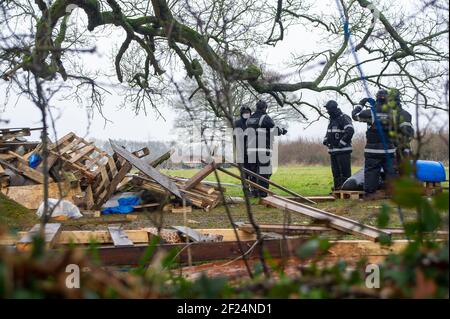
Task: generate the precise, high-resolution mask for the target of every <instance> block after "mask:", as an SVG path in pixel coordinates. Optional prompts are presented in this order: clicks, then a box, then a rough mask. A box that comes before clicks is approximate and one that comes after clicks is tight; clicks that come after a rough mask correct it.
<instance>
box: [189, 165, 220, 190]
mask: <svg viewBox="0 0 450 319" xmlns="http://www.w3.org/2000/svg"><path fill="white" fill-rule="evenodd" d="M215 168H216V164H215V163H209V164H207V165H206V166H205V167H203V168H202V169H201V170H199V171H198V172H197V173H196V174H195V175H194V176H192V177H191V178H190V179H188V180H187V182H186V183H185V184H184V187H183V189H185V190H189V189H191V188H193V187H194V186H196V185H197V184H199V183H200V182H201V181H202V180H203V179H204V178H205V177H206V176H208V175H209V174H211V173H212V172H214V170H215Z"/></svg>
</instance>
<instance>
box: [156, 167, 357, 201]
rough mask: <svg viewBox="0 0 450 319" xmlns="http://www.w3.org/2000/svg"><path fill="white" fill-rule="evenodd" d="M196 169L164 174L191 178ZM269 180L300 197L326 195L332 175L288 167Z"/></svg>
mask: <svg viewBox="0 0 450 319" xmlns="http://www.w3.org/2000/svg"><path fill="white" fill-rule="evenodd" d="M359 169H360V168H359V167H353V169H352V171H353V172H357V171H358V170H359ZM228 170H229V171H231V172H233V173H235V174H238V170H237V169H235V168H233V169H231V168H230V169H228ZM197 171H198V170H197V169H186V170H165V171H164V173H166V174H169V175H172V176H178V177H186V178H189V177H191V176H193V175H194V174H195V173H196V172H197ZM219 178H220V181H221V182H223V183H233V184H239V180H237V179H235V178H233V177H231V176H229V175H226V174H225V173H222V172H220V174H219ZM206 180H209V181H214V182H215V181H216V178H215V176H214V174H211V175H209V176H208V177H207V178H206ZM271 180H272V181H274V182H275V183H277V184H280V185H282V186H284V187H286V188H288V189H291V190H293V191H295V192H297V193H299V194H302V195H307V196H311V195H327V194H329V193H330V191H331V186H332V181H333V179H332V174H331V168H330V167H329V166H302V165H290V166H282V167H278V169H277V170H276V171H275V173H274V174H273V175H272V177H271ZM274 190H275V191H276V192H277V193H278V194H280V195H286V194H285V193H284V192H282V191H278V190H277V189H274ZM227 194H228V195H230V196H242V191H241V190H240V189H239V188H235V187H228V188H227Z"/></svg>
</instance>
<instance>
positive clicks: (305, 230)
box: [235, 223, 333, 235]
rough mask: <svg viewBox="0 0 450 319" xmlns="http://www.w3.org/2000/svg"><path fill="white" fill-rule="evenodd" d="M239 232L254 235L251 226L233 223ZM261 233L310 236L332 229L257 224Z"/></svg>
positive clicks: (313, 226) (310, 226)
mask: <svg viewBox="0 0 450 319" xmlns="http://www.w3.org/2000/svg"><path fill="white" fill-rule="evenodd" d="M235 224H236V226H238V228H239V229H240V230H243V231H245V232H248V233H250V234H254V233H255V229H254V228H253V226H252V224H247V223H235ZM258 226H259V228H260V230H261V231H262V232H274V233H280V234H286V235H312V234H321V233H324V232H329V231H332V230H333V229H331V228H329V227H325V226H315V225H282V224H281V225H280V224H259V225H258Z"/></svg>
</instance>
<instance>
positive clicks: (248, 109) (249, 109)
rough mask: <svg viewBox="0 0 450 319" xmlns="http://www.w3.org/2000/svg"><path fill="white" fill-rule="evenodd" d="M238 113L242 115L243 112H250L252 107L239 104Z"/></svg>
mask: <svg viewBox="0 0 450 319" xmlns="http://www.w3.org/2000/svg"><path fill="white" fill-rule="evenodd" d="M239 113H240V114H241V115H242V114H244V113H252V109H251V108H249V107H248V106H245V105H244V106H241V108H240V110H239Z"/></svg>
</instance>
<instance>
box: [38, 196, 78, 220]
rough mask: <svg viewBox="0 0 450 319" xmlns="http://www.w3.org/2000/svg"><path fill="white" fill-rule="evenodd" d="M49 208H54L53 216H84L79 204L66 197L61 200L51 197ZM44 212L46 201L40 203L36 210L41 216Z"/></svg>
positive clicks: (50, 209)
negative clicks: (76, 204)
mask: <svg viewBox="0 0 450 319" xmlns="http://www.w3.org/2000/svg"><path fill="white" fill-rule="evenodd" d="M48 209H49V211H52V210H53V212H52V217H57V216H67V217H69V218H74V219H76V218H80V217H83V215H82V214H81V213H80V210H79V209H78V207H77V206H75V205H74V204H72V203H71V202H69V201H67V200H64V199H62V200H59V199H55V198H49V199H48ZM43 212H44V202H42V203H41V205H39V208H38V210H37V211H36V215H38V216H39V217H41V216H42V214H43Z"/></svg>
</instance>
